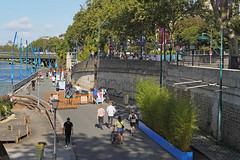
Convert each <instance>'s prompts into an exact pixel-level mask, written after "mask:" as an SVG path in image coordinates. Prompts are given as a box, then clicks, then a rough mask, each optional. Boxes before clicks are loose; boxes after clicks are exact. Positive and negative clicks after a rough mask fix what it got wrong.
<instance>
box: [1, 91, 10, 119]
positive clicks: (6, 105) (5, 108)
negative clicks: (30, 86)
mask: <svg viewBox="0 0 240 160" xmlns="http://www.w3.org/2000/svg"><path fill="white" fill-rule="evenodd" d="M12 108H13V103H12V102H11V97H10V96H8V95H4V96H3V97H0V113H1V114H2V115H4V116H6V115H9V114H11V109H12Z"/></svg>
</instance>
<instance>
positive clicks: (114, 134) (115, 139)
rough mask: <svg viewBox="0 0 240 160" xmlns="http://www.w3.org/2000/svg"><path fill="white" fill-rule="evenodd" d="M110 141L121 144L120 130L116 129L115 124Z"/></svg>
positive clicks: (116, 144) (115, 144)
mask: <svg viewBox="0 0 240 160" xmlns="http://www.w3.org/2000/svg"><path fill="white" fill-rule="evenodd" d="M110 142H111V143H112V144H113V145H114V146H115V147H117V146H118V145H120V140H119V136H118V131H116V130H115V126H113V131H112V133H111V139H110Z"/></svg>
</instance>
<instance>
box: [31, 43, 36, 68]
mask: <svg viewBox="0 0 240 160" xmlns="http://www.w3.org/2000/svg"><path fill="white" fill-rule="evenodd" d="M30 46H31V50H32V54H33V58H34V61H33V62H34V72H36V64H37V60H36V57H35V52H34V50H33V47H32V43H31V45H30ZM31 67H32V63H31ZM31 69H32V68H31Z"/></svg>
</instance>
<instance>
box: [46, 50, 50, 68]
mask: <svg viewBox="0 0 240 160" xmlns="http://www.w3.org/2000/svg"><path fill="white" fill-rule="evenodd" d="M46 52H48V51H47V50H46ZM48 68H49V70H50V69H51V61H50V52H48Z"/></svg>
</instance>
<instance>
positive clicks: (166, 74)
mask: <svg viewBox="0 0 240 160" xmlns="http://www.w3.org/2000/svg"><path fill="white" fill-rule="evenodd" d="M159 77H160V63H159V62H157V61H135V60H101V61H100V62H99V64H98V68H97V81H98V87H105V88H107V89H108V92H109V94H111V95H115V96H120V97H122V96H123V95H124V94H129V95H130V98H132V99H133V98H134V93H135V82H136V80H137V78H141V79H147V78H154V79H156V81H158V82H159V79H160V78H159ZM72 78H73V79H74V82H75V83H80V85H81V86H84V85H85V86H86V87H90V86H93V85H94V62H93V61H89V62H83V63H80V64H77V66H75V67H74V70H73V74H72ZM239 79H240V71H239V70H231V69H223V96H222V139H223V141H224V142H226V143H228V144H230V145H233V146H235V147H237V148H238V149H240V143H239V142H240V136H239V135H240V103H239V102H240V81H239ZM87 83H89V84H87ZM86 84H87V85H86ZM163 85H165V86H167V87H168V88H169V90H172V91H175V92H177V94H178V95H179V96H181V95H182V96H183V95H185V96H190V98H191V100H192V101H193V102H194V103H195V104H196V107H197V110H198V122H197V123H198V125H199V127H200V128H201V129H203V130H205V131H206V132H208V133H210V134H212V135H213V136H215V137H217V133H218V107H219V105H218V104H219V103H218V102H219V69H217V68H215V69H214V68H207V67H201V68H200V67H197V66H193V67H192V66H191V67H186V66H180V65H179V66H177V65H171V64H168V63H167V62H163Z"/></svg>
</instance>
